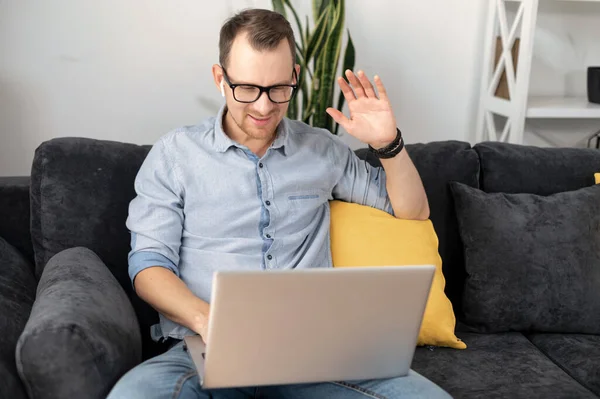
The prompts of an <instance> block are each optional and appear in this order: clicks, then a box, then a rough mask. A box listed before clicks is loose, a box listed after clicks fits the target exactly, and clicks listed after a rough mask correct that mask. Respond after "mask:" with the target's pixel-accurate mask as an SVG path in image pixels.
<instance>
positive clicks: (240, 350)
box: [184, 265, 435, 389]
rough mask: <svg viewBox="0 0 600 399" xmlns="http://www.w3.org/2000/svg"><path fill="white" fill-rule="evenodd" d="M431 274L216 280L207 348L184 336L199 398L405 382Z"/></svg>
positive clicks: (237, 274) (350, 272) (224, 276)
mask: <svg viewBox="0 0 600 399" xmlns="http://www.w3.org/2000/svg"><path fill="white" fill-rule="evenodd" d="M434 271H435V267H434V266H432V265H427V266H386V267H351V268H314V269H303V270H273V271H222V272H217V273H215V274H214V278H213V290H212V297H211V312H210V322H209V327H208V345H204V342H203V340H202V338H201V337H200V336H199V335H195V336H186V337H185V338H184V342H185V346H186V348H187V350H188V352H189V353H190V355H191V357H192V360H193V362H194V364H195V366H196V369H197V371H198V374H199V377H200V381H201V382H200V384H201V386H202V387H203V388H206V389H208V388H230V387H245V386H263V385H283V384H298V383H309V382H325V381H352V380H363V379H380V378H391V377H399V376H405V375H407V373H408V371H409V369H410V365H411V363H412V358H413V355H414V351H415V348H416V343H417V338H418V334H419V330H420V326H421V322H422V319H423V313H424V312H425V305H426V303H427V298H428V296H429V290H430V288H431V283H432V280H433V275H434Z"/></svg>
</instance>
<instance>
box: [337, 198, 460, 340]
mask: <svg viewBox="0 0 600 399" xmlns="http://www.w3.org/2000/svg"><path fill="white" fill-rule="evenodd" d="M330 209H331V256H332V259H333V266H334V267H354V266H360V267H364V266H390V265H400V266H402V265H434V266H435V275H434V277H433V281H432V285H431V289H430V292H429V298H428V300H427V307H426V309H425V314H424V315H423V321H422V323H421V330H420V332H419V338H418V341H417V345H436V346H448V347H451V348H456V349H465V348H466V346H465V343H464V342H462V341H460V340H459V339H458V338H456V335H454V329H455V327H456V318H455V317H454V312H453V310H452V304H451V303H450V300H448V297H447V296H446V294H445V293H444V286H445V285H446V280H445V279H444V274H443V273H442V260H441V258H440V255H439V254H438V238H437V236H436V235H435V231H434V230H433V226H432V224H431V221H429V220H424V221H421V220H402V219H397V218H395V217H394V216H392V215H390V214H388V213H387V212H384V211H380V210H379V209H375V208H372V207H369V206H363V205H359V204H350V203H347V202H342V201H331V203H330Z"/></svg>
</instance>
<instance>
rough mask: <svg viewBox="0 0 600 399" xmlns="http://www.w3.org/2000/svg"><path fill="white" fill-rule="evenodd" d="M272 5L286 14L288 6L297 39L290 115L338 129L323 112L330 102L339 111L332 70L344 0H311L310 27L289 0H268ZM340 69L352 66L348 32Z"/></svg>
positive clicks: (339, 45) (336, 61)
mask: <svg viewBox="0 0 600 399" xmlns="http://www.w3.org/2000/svg"><path fill="white" fill-rule="evenodd" d="M272 3H273V9H274V10H275V11H277V12H279V13H281V14H283V15H284V16H285V17H286V18H287V10H289V11H290V12H291V13H292V15H293V18H294V21H295V23H296V25H297V28H298V32H299V34H298V35H299V36H300V40H296V60H297V62H298V64H300V74H299V76H298V85H299V92H298V93H297V95H296V96H294V98H293V100H292V101H291V102H290V106H289V108H288V115H287V116H288V117H289V118H290V119H298V120H302V121H304V122H306V123H308V124H310V125H312V126H315V127H321V128H326V129H328V130H329V131H330V132H332V133H333V134H337V133H338V129H339V125H338V124H337V123H335V122H334V121H333V119H332V118H331V117H330V116H329V115H328V114H327V113H326V112H325V110H326V109H327V107H333V106H334V100H335V97H336V96H337V107H336V108H337V109H338V110H340V112H341V111H342V108H343V106H344V96H343V95H341V93H340V91H339V90H338V89H337V88H336V87H337V85H336V81H335V80H336V74H337V71H338V64H339V60H340V55H341V52H342V36H343V33H344V20H345V0H313V3H312V12H313V27H312V28H311V27H310V26H309V18H308V16H306V22H305V24H304V25H302V23H301V22H300V18H299V16H298V13H297V12H296V9H295V8H294V7H293V6H292V3H291V0H272ZM342 68H343V69H342V70H343V71H345V70H346V69H350V70H352V69H354V44H353V43H352V38H351V37H350V32H348V41H347V44H346V49H345V52H344V58H343V64H342Z"/></svg>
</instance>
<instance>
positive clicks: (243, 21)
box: [219, 9, 296, 67]
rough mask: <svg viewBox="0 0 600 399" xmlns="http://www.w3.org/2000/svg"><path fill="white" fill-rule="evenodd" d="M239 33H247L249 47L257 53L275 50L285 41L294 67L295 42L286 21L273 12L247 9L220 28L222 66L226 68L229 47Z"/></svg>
mask: <svg viewBox="0 0 600 399" xmlns="http://www.w3.org/2000/svg"><path fill="white" fill-rule="evenodd" d="M240 33H247V34H248V41H249V42H250V45H251V46H252V47H253V48H254V49H256V50H258V51H262V50H272V49H275V48H276V47H277V46H278V45H279V43H280V42H281V41H282V40H284V39H287V41H288V43H289V45H290V51H291V52H292V61H293V63H294V65H296V42H295V39H294V31H293V30H292V26H291V25H290V23H289V22H288V20H287V19H285V17H284V16H283V15H281V14H280V13H278V12H275V11H271V10H263V9H248V10H243V11H241V12H239V13H237V14H236V15H234V16H233V17H231V18H229V19H228V20H227V21H226V22H225V24H224V25H223V26H222V27H221V32H220V34H219V62H220V63H221V65H222V66H224V67H226V66H227V62H228V61H229V53H230V52H231V46H232V44H233V41H234V40H235V38H236V37H237V35H238V34H240Z"/></svg>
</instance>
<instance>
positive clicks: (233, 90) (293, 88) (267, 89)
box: [221, 66, 298, 104]
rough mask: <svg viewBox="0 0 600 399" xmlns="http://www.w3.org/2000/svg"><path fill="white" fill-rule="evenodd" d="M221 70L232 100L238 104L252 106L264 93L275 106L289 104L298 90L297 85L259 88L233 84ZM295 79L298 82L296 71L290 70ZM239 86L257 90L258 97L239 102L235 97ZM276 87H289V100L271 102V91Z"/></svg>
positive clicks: (257, 86)
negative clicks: (290, 90)
mask: <svg viewBox="0 0 600 399" xmlns="http://www.w3.org/2000/svg"><path fill="white" fill-rule="evenodd" d="M221 69H223V78H224V79H225V83H227V86H229V88H231V91H232V93H233V99H234V100H235V101H237V102H239V103H244V104H252V103H254V102H256V101H258V99H259V98H260V96H262V94H263V93H264V92H266V93H267V97H268V98H269V100H270V101H271V102H273V103H275V104H285V103H289V102H290V101H292V99H293V98H294V95H296V91H297V90H298V85H297V84H295V85H273V86H259V85H253V84H248V83H242V84H234V83H231V81H230V80H229V76H227V71H226V70H225V68H224V67H223V66H221ZM294 77H295V78H296V81H298V75H297V74H296V69H293V70H292V78H294ZM240 86H246V87H255V88H257V89H258V90H259V92H258V96H256V98H255V99H254V100H252V101H240V100H238V99H237V98H236V97H235V88H236V87H240ZM276 87H289V88H291V89H292V94H291V95H290V99H289V100H286V101H273V99H272V98H271V89H273V88H276Z"/></svg>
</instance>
